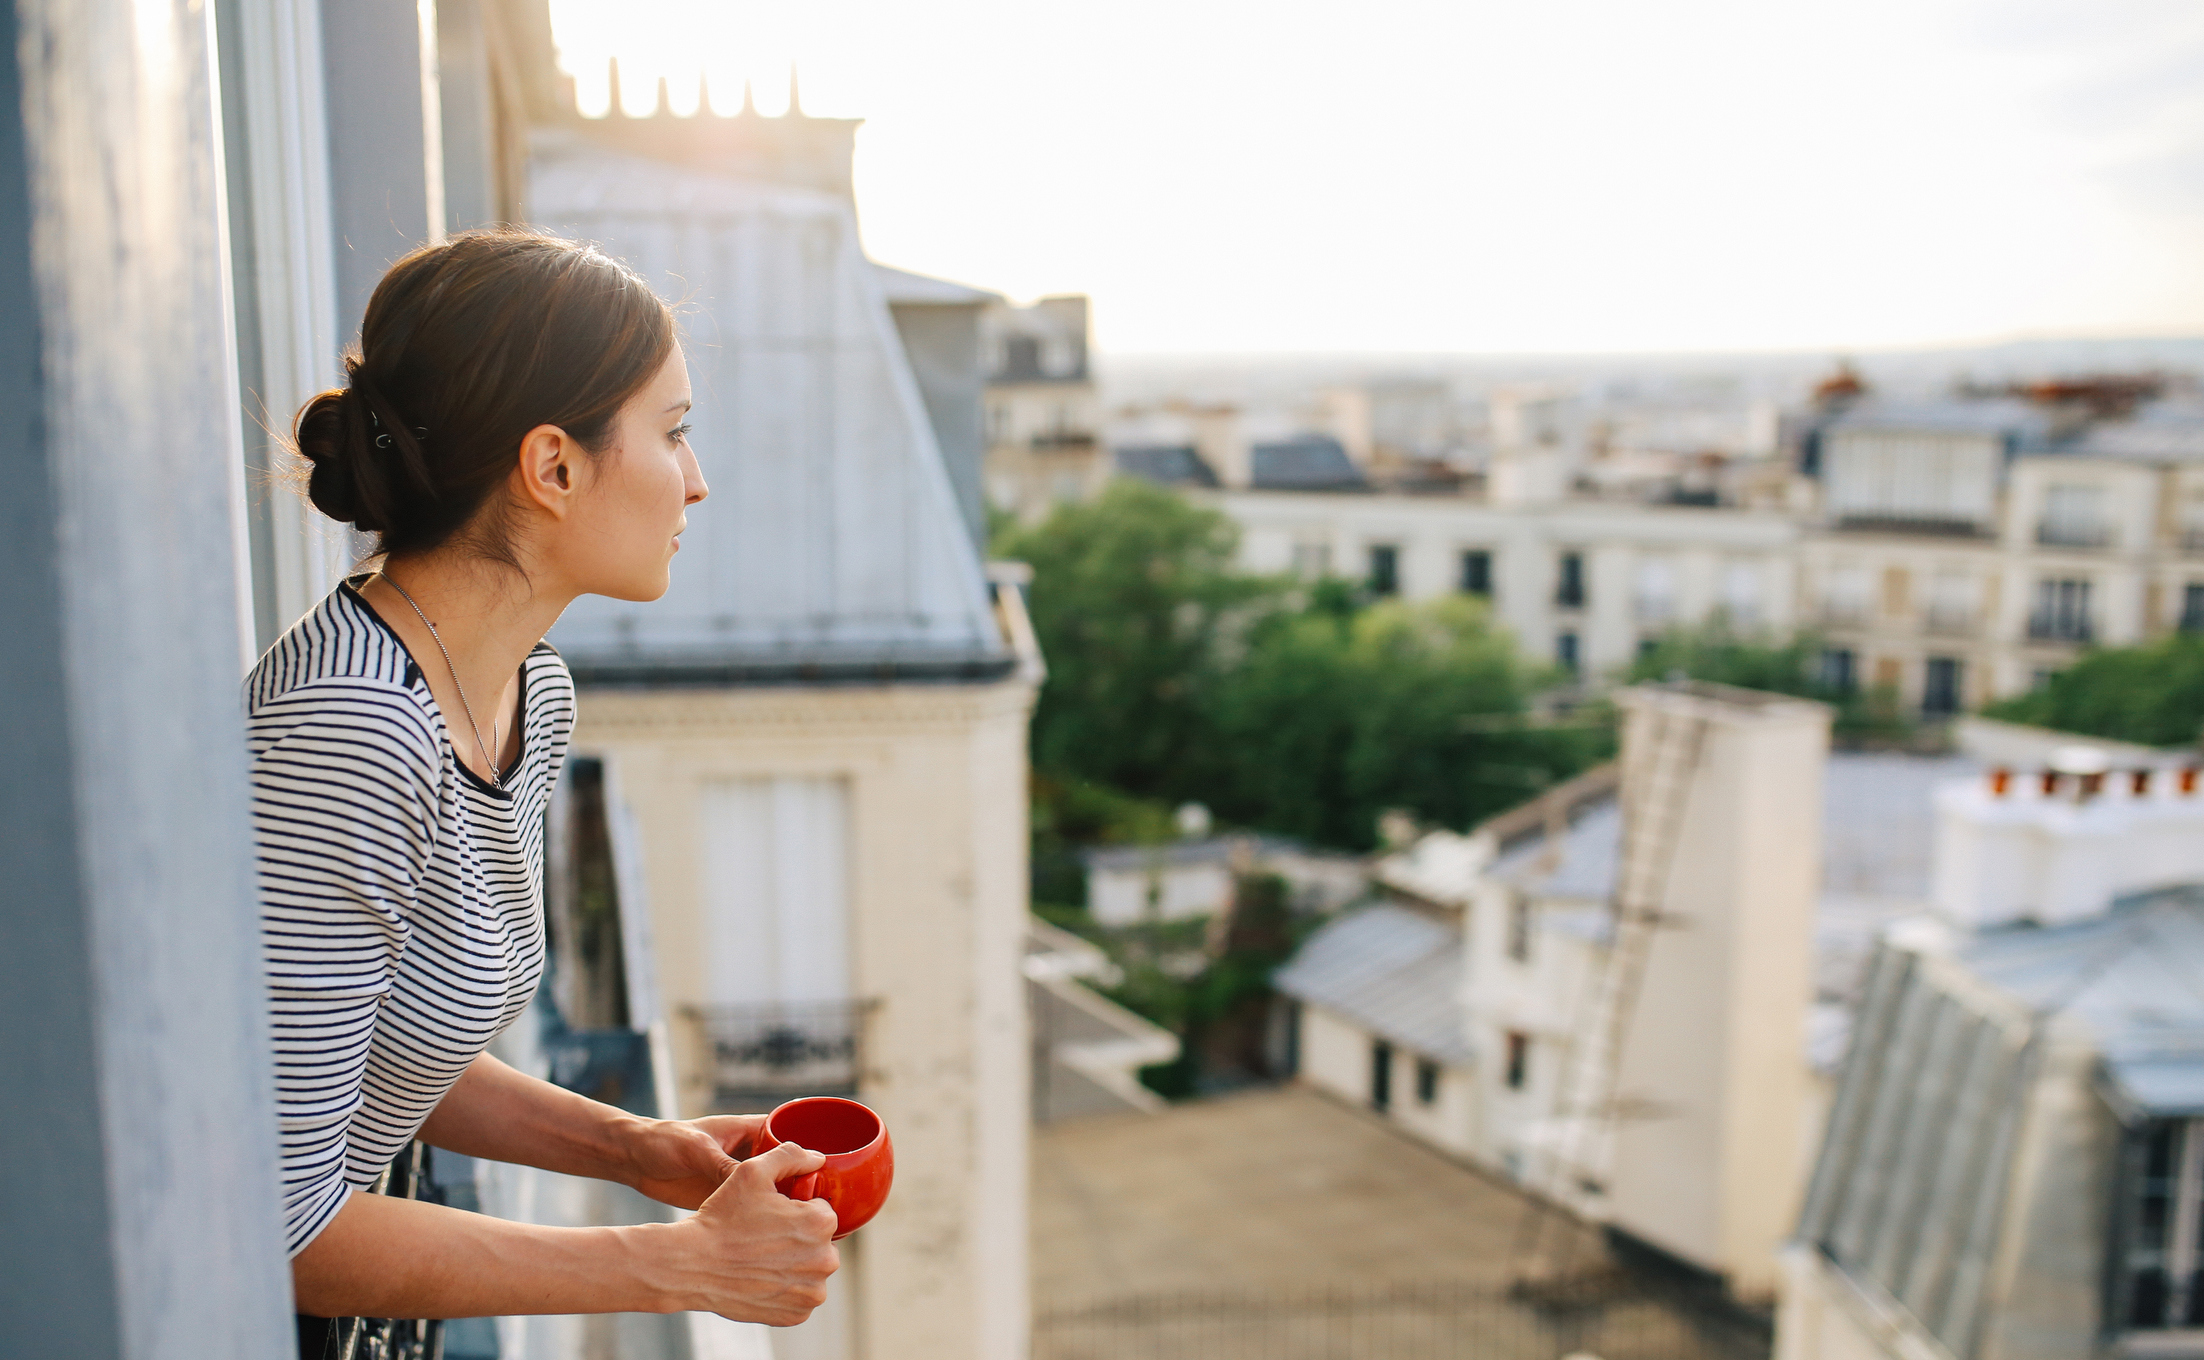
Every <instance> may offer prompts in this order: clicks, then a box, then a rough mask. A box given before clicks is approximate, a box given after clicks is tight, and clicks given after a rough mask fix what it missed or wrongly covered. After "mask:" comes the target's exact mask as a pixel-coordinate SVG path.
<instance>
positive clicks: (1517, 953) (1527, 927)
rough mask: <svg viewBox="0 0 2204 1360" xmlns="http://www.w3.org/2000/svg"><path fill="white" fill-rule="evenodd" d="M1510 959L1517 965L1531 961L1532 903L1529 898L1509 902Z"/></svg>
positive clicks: (1513, 899) (1517, 898) (1514, 899)
mask: <svg viewBox="0 0 2204 1360" xmlns="http://www.w3.org/2000/svg"><path fill="white" fill-rule="evenodd" d="M1508 957H1509V958H1511V959H1514V960H1515V961H1516V962H1517V963H1529V962H1530V961H1531V902H1530V899H1529V898H1527V897H1516V898H1512V899H1510V900H1509V902H1508Z"/></svg>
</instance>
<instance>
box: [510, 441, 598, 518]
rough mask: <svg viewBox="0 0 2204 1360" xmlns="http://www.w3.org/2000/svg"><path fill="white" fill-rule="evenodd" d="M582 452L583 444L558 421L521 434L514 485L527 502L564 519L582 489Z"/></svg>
mask: <svg viewBox="0 0 2204 1360" xmlns="http://www.w3.org/2000/svg"><path fill="white" fill-rule="evenodd" d="M581 456H582V448H581V445H580V444H578V443H576V442H575V440H574V439H573V437H572V436H570V435H568V434H567V432H566V431H564V430H562V429H560V428H559V427H558V426H556V425H538V426H537V427H536V428H534V429H533V430H530V431H529V432H528V433H527V434H525V435H522V436H521V440H520V459H519V462H518V463H517V465H516V466H515V467H514V469H513V479H514V483H515V487H514V489H515V490H516V491H517V492H518V493H519V494H520V497H521V499H522V501H523V502H524V503H526V504H529V505H534V506H536V507H537V508H538V509H541V510H542V511H543V512H544V513H546V514H548V515H550V516H551V517H552V518H553V519H564V518H566V516H567V513H568V512H569V511H570V510H572V509H573V507H574V496H575V493H576V492H577V491H579V490H580V489H581V482H582V467H581Z"/></svg>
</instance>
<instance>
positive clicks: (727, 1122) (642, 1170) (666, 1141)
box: [620, 1114, 786, 1209]
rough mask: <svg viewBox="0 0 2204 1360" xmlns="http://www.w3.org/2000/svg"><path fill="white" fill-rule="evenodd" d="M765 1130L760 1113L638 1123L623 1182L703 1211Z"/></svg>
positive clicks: (663, 1200) (631, 1129)
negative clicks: (708, 1201)
mask: <svg viewBox="0 0 2204 1360" xmlns="http://www.w3.org/2000/svg"><path fill="white" fill-rule="evenodd" d="M764 1127H765V1116H764V1115H758V1114H715V1115H708V1116H706V1117H705V1118H702V1119H642V1120H637V1121H635V1122H634V1123H633V1124H632V1125H630V1126H628V1128H627V1134H626V1142H627V1167H626V1168H625V1170H626V1174H624V1175H622V1176H621V1177H620V1179H621V1180H622V1181H624V1182H625V1183H626V1184H628V1185H630V1186H632V1187H634V1188H635V1189H636V1190H638V1191H641V1192H642V1193H643V1194H646V1195H648V1196H650V1197H651V1198H652V1199H654V1200H657V1201H658V1202H659V1203H661V1204H671V1205H673V1206H674V1207H675V1208H677V1209H694V1208H697V1207H699V1206H700V1205H702V1204H703V1203H704V1202H705V1201H706V1200H708V1199H710V1198H711V1197H712V1192H713V1191H715V1190H717V1189H719V1186H720V1182H722V1181H724V1180H726V1179H727V1177H728V1176H729V1175H730V1174H731V1173H732V1172H733V1171H734V1169H735V1167H736V1166H737V1165H738V1164H739V1162H740V1161H741V1159H743V1158H745V1157H748V1156H749V1155H750V1153H751V1150H752V1148H753V1147H754V1146H755V1144H756V1142H757V1136H758V1133H759V1131H760V1130H762V1129H763V1128H764ZM783 1179H786V1178H785V1177H784V1178H783Z"/></svg>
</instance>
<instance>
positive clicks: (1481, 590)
mask: <svg viewBox="0 0 2204 1360" xmlns="http://www.w3.org/2000/svg"><path fill="white" fill-rule="evenodd" d="M1462 593H1463V594H1464V595H1482V596H1485V597H1486V598H1487V599H1490V598H1491V596H1492V554H1491V553H1489V552H1487V551H1486V550H1484V549H1483V548H1472V549H1471V550H1470V551H1468V552H1465V553H1463V554H1462Z"/></svg>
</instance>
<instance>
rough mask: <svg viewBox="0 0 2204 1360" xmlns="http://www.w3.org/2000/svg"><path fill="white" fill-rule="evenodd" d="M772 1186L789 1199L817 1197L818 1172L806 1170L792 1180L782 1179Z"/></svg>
mask: <svg viewBox="0 0 2204 1360" xmlns="http://www.w3.org/2000/svg"><path fill="white" fill-rule="evenodd" d="M773 1188H774V1189H776V1190H778V1191H780V1192H781V1193H782V1194H784V1195H786V1196H788V1197H789V1198H790V1199H817V1198H818V1197H819V1173H818V1172H816V1171H807V1172H805V1173H804V1174H803V1175H801V1176H798V1177H796V1178H795V1179H794V1180H786V1181H782V1182H781V1183H780V1184H778V1185H776V1186H774V1187H773Z"/></svg>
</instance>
